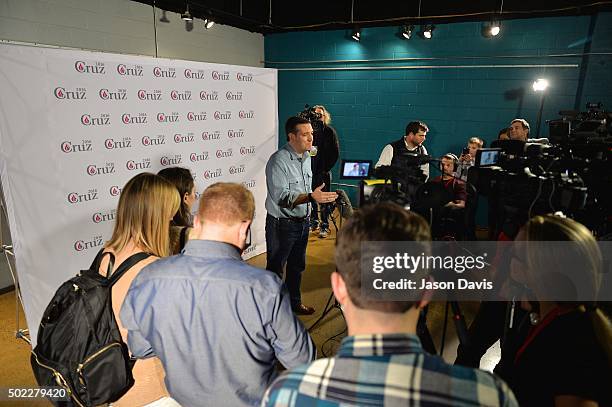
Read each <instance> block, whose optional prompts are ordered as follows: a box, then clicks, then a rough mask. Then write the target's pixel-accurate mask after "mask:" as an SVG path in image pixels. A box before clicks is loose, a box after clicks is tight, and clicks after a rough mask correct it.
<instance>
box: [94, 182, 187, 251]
mask: <svg viewBox="0 0 612 407" xmlns="http://www.w3.org/2000/svg"><path fill="white" fill-rule="evenodd" d="M180 202H181V199H180V197H179V193H178V191H177V189H176V187H175V186H174V185H172V184H171V183H170V182H168V181H166V180H165V179H163V178H162V177H160V176H158V175H155V174H151V173H148V172H144V173H141V174H138V175H136V176H135V177H133V178H132V179H130V180H129V181H128V183H127V184H125V186H124V187H123V190H122V191H121V196H120V197H119V205H118V206H117V217H116V219H115V229H114V230H113V236H112V237H111V239H110V240H109V241H108V242H107V243H106V247H107V248H110V249H112V250H113V251H115V252H120V251H121V250H123V248H124V247H126V246H127V244H128V242H129V241H130V240H133V241H134V243H135V244H136V245H137V246H139V247H140V248H142V249H143V250H144V251H146V252H147V253H151V254H153V255H155V256H158V257H164V256H168V254H169V251H170V238H169V235H168V234H169V232H168V230H169V225H170V220H171V219H172V216H174V214H175V213H176V211H177V210H178V208H179V206H180Z"/></svg>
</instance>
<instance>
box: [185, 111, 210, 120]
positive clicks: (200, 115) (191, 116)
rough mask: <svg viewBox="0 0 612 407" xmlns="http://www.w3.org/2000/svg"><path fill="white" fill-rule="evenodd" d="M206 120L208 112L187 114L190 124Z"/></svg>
mask: <svg viewBox="0 0 612 407" xmlns="http://www.w3.org/2000/svg"><path fill="white" fill-rule="evenodd" d="M204 120H206V112H199V113H195V112H187V121H190V122H201V121H204Z"/></svg>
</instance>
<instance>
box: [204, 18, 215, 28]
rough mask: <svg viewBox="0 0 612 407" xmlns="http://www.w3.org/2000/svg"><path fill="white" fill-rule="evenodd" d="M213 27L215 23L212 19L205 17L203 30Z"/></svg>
mask: <svg viewBox="0 0 612 407" xmlns="http://www.w3.org/2000/svg"><path fill="white" fill-rule="evenodd" d="M214 25H215V21H214V20H213V19H212V17H210V16H209V17H206V18H205V19H204V28H206V29H207V30H208V29H209V28H212V27H213V26H214Z"/></svg>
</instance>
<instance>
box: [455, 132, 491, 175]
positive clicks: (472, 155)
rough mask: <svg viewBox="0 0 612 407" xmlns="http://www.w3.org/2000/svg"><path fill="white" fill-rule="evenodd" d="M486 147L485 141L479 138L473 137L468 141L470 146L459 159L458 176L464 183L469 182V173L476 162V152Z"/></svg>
mask: <svg viewBox="0 0 612 407" xmlns="http://www.w3.org/2000/svg"><path fill="white" fill-rule="evenodd" d="M483 146H484V141H482V139H480V138H478V137H471V138H470V139H469V140H468V145H467V147H466V148H464V149H463V151H462V152H461V157H459V167H458V174H457V175H458V176H459V178H461V179H462V180H464V181H467V173H468V170H469V169H470V167H472V166H473V165H474V160H476V151H478V149H479V148H482V147H483Z"/></svg>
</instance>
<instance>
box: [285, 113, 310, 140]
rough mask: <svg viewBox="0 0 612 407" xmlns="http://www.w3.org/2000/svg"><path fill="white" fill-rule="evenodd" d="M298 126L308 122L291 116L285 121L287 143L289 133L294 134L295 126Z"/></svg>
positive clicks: (308, 122)
mask: <svg viewBox="0 0 612 407" xmlns="http://www.w3.org/2000/svg"><path fill="white" fill-rule="evenodd" d="M300 124H310V121H309V120H307V119H302V118H301V117H297V116H291V117H290V118H288V119H287V121H286V122H285V135H286V136H287V141H289V133H293V134H295V133H296V131H297V126H298V125H300Z"/></svg>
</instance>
